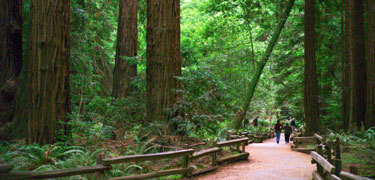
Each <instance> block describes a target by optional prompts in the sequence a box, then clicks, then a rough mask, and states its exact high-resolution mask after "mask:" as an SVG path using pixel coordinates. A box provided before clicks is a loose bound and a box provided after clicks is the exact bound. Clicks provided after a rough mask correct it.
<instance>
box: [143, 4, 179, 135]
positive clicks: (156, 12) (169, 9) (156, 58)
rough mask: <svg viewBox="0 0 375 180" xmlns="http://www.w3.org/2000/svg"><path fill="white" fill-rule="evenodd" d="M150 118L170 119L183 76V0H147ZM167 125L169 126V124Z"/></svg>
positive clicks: (148, 107) (161, 120) (157, 119)
mask: <svg viewBox="0 0 375 180" xmlns="http://www.w3.org/2000/svg"><path fill="white" fill-rule="evenodd" d="M146 38H147V51H146V54H147V68H146V75H147V77H146V79H147V92H146V93H147V95H146V101H147V102H146V106H147V120H148V121H149V122H152V121H159V122H164V123H167V122H168V114H167V111H166V110H167V109H168V108H171V106H172V105H173V104H175V103H176V102H177V99H178V97H179V93H178V92H177V91H176V90H177V89H179V88H180V86H181V85H180V82H179V81H178V79H177V78H175V76H181V50H180V1H179V0H169V1H165V0H149V1H147V37H146ZM166 128H167V127H166Z"/></svg>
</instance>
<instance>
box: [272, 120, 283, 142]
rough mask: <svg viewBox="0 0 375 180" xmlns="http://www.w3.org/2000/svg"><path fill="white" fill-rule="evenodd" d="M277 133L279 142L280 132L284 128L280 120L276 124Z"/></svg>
mask: <svg viewBox="0 0 375 180" xmlns="http://www.w3.org/2000/svg"><path fill="white" fill-rule="evenodd" d="M274 128H275V133H276V142H277V144H279V141H280V133H281V129H282V128H283V125H281V124H280V120H277V123H276V124H275V127H274Z"/></svg>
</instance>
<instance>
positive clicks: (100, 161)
mask: <svg viewBox="0 0 375 180" xmlns="http://www.w3.org/2000/svg"><path fill="white" fill-rule="evenodd" d="M103 159H104V153H99V154H97V155H96V164H97V165H103ZM95 179H98V180H99V179H104V171H100V172H97V173H96V175H95Z"/></svg>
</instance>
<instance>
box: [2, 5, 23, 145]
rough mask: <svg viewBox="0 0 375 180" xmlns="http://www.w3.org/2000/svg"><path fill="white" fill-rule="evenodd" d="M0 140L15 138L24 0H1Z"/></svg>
mask: <svg viewBox="0 0 375 180" xmlns="http://www.w3.org/2000/svg"><path fill="white" fill-rule="evenodd" d="M0 12H1V13H0V140H1V139H8V140H9V139H11V138H13V137H15V134H11V133H9V130H10V129H14V128H17V125H16V123H15V122H14V121H12V119H13V115H14V97H15V94H16V89H17V86H16V81H17V79H18V76H19V74H20V72H21V66H22V0H1V1H0Z"/></svg>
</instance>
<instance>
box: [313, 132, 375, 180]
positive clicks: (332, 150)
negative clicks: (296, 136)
mask: <svg viewBox="0 0 375 180" xmlns="http://www.w3.org/2000/svg"><path fill="white" fill-rule="evenodd" d="M313 137H314V138H315V140H316V141H317V144H318V145H316V149H315V151H311V157H312V161H311V163H316V165H317V170H316V171H314V172H313V173H312V175H313V179H315V180H371V179H370V178H366V177H362V176H358V175H356V174H358V170H357V169H356V168H354V167H351V168H350V171H351V172H350V173H349V172H345V171H342V170H341V168H342V162H341V147H340V139H339V138H336V140H335V141H333V142H328V141H327V140H326V139H325V138H323V137H322V136H320V135H318V134H314V136H313Z"/></svg>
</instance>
